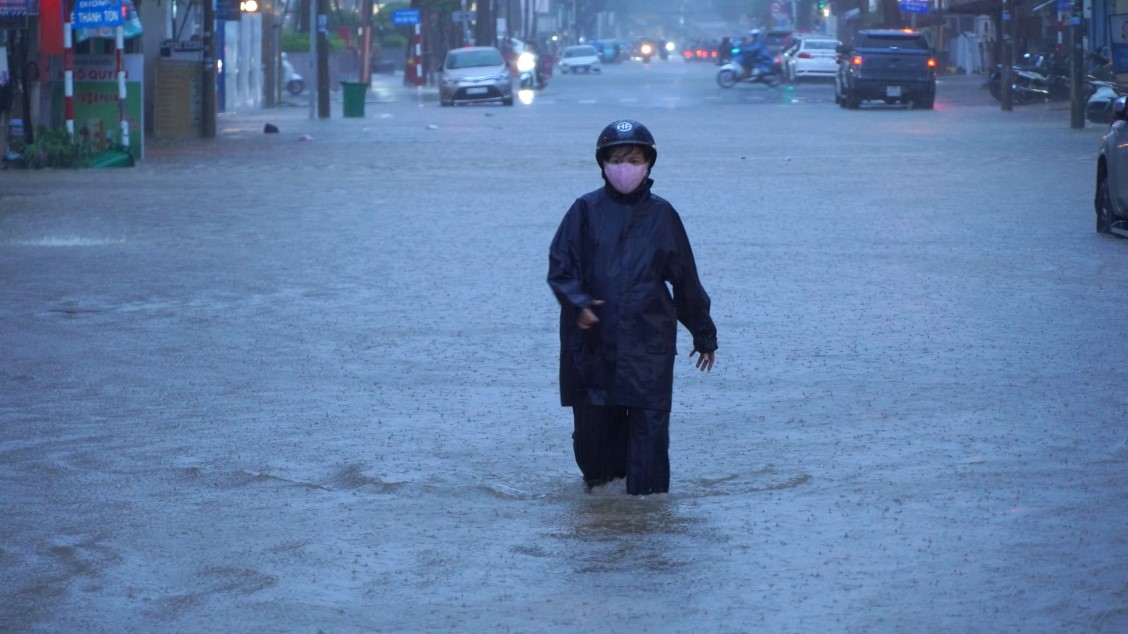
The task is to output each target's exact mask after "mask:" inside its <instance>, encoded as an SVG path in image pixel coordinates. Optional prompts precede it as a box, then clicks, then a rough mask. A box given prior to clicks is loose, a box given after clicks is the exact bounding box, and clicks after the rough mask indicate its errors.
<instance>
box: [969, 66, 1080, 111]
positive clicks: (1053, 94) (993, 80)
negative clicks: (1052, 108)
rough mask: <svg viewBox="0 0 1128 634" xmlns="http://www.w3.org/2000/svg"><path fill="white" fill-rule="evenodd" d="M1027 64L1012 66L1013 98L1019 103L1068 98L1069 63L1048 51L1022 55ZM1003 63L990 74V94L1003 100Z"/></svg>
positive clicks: (988, 83) (1014, 101)
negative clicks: (1046, 52)
mask: <svg viewBox="0 0 1128 634" xmlns="http://www.w3.org/2000/svg"><path fill="white" fill-rule="evenodd" d="M1023 61H1024V62H1025V63H1024V64H1015V65H1014V66H1011V78H1010V79H1011V83H1010V93H1011V101H1012V102H1013V103H1015V104H1017V105H1025V104H1032V103H1039V102H1045V101H1065V100H1068V99H1069V83H1070V82H1069V64H1068V62H1067V61H1066V60H1064V59H1060V58H1059V59H1052V58H1050V57H1048V56H1046V55H1039V56H1037V57H1033V56H1031V55H1030V54H1026V55H1024V56H1023ZM1002 83H1003V65H1002V64H996V65H995V68H993V69H992V70H991V72H990V74H989V75H988V77H987V85H988V88H989V89H990V91H991V96H992V97H994V98H995V100H996V101H1002V100H1003V89H1002Z"/></svg>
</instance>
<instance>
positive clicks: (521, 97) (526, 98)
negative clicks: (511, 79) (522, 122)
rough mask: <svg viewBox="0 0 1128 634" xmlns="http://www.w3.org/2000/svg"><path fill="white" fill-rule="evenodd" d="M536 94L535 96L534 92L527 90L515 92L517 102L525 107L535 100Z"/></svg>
mask: <svg viewBox="0 0 1128 634" xmlns="http://www.w3.org/2000/svg"><path fill="white" fill-rule="evenodd" d="M536 94H537V92H536V91H535V90H528V89H525V90H518V91H517V99H518V101H520V102H521V103H523V104H525V105H526V106H527V105H529V104H531V103H533V100H534V99H535V98H536Z"/></svg>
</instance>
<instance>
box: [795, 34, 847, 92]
mask: <svg viewBox="0 0 1128 634" xmlns="http://www.w3.org/2000/svg"><path fill="white" fill-rule="evenodd" d="M841 45H842V42H839V41H838V40H836V39H834V38H833V37H827V36H825V35H821V36H820V35H801V36H799V37H797V38H795V40H794V41H793V42H792V43H791V46H789V47H787V50H785V51H784V52H783V53H782V54H781V61H780V64H781V65H782V67H783V69H782V70H783V76H784V77H786V78H787V80H788V81H791V82H794V81H796V80H799V79H802V78H804V77H827V78H830V79H834V75H835V74H836V73H837V72H838V47H839V46H841Z"/></svg>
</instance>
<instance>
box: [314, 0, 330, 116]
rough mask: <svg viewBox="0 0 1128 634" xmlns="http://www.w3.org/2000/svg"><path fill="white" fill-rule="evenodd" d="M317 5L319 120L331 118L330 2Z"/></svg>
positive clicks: (326, 0)
mask: <svg viewBox="0 0 1128 634" xmlns="http://www.w3.org/2000/svg"><path fill="white" fill-rule="evenodd" d="M314 4H316V5H317V118H318V119H328V118H329V0H316V1H315V3H314Z"/></svg>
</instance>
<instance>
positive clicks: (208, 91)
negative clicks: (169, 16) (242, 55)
mask: <svg viewBox="0 0 1128 634" xmlns="http://www.w3.org/2000/svg"><path fill="white" fill-rule="evenodd" d="M203 5H204V85H203V91H202V94H201V95H200V101H201V104H200V106H201V109H202V110H203V112H202V113H201V116H200V119H201V124H202V125H201V127H202V130H201V136H203V137H204V138H205V139H214V138H215V128H216V116H217V115H216V110H215V7H213V6H212V3H211V2H204V3H203Z"/></svg>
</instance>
